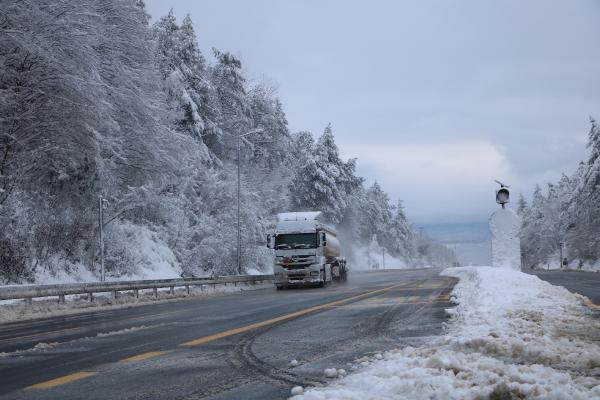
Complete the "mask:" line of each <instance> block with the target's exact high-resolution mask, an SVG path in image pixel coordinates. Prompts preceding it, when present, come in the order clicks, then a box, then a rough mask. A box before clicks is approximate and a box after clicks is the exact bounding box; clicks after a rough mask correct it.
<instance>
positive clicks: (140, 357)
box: [120, 351, 168, 362]
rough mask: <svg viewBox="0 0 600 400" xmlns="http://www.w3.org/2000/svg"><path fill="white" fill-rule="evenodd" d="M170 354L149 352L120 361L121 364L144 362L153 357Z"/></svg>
mask: <svg viewBox="0 0 600 400" xmlns="http://www.w3.org/2000/svg"><path fill="white" fill-rule="evenodd" d="M165 353H168V351H149V352H147V353H142V354H138V355H136V356H131V357H127V358H124V359H122V360H120V361H121V362H130V361H144V360H147V359H149V358H152V357H157V356H160V355H163V354H165Z"/></svg>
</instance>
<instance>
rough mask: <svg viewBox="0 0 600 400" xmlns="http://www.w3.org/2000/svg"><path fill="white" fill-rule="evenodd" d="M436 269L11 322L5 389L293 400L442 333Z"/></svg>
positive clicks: (445, 289)
mask: <svg viewBox="0 0 600 400" xmlns="http://www.w3.org/2000/svg"><path fill="white" fill-rule="evenodd" d="M439 272H440V271H439V270H404V271H400V270H399V271H385V272H374V273H362V274H359V273H354V274H352V275H351V276H350V277H349V281H348V283H347V284H345V285H341V284H340V285H332V286H329V287H327V288H324V289H300V290H285V291H279V292H278V291H276V290H275V288H269V289H264V290H257V291H251V292H242V293H236V294H231V295H228V296H222V297H215V298H199V299H198V298H197V299H186V300H182V301H178V302H170V303H163V304H152V305H148V306H141V307H134V308H128V309H118V310H106V311H99V312H95V313H90V314H79V315H74V316H63V317H56V318H48V319H43V320H35V321H26V322H16V323H8V324H3V325H0V353H2V354H1V355H0V398H7V399H9V398H10V399H51V398H52V399H54V398H60V399H76V398H86V399H96V398H97V399H105V398H110V399H125V398H135V399H154V398H178V399H179V398H185V399H196V398H215V399H216V398H218V399H227V398H230V399H237V398H245V399H247V398H257V399H264V398H286V397H288V396H289V394H290V389H291V388H292V387H294V386H304V387H306V386H312V385H320V384H322V383H325V382H326V381H327V379H328V378H326V377H325V376H324V373H323V371H324V370H325V369H327V368H338V369H340V368H345V367H346V366H347V363H349V362H351V361H353V360H355V359H356V358H358V357H362V356H364V355H365V354H368V353H369V352H375V351H378V350H381V349H385V348H390V347H397V346H403V345H420V344H423V343H427V342H428V341H430V340H431V339H432V338H431V337H432V336H436V335H441V334H442V333H443V330H442V326H443V323H444V321H445V320H446V318H447V317H446V313H445V312H444V309H446V308H449V307H451V306H452V303H450V301H449V293H450V292H451V290H452V288H453V287H454V285H455V283H456V279H455V278H451V277H442V276H439ZM40 343H41V344H40ZM293 360H295V361H293Z"/></svg>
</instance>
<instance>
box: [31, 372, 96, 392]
mask: <svg viewBox="0 0 600 400" xmlns="http://www.w3.org/2000/svg"><path fill="white" fill-rule="evenodd" d="M95 374H96V372H89V371H82V372H75V373H74V374H69V375H65V376H61V377H60V378H56V379H51V380H49V381H46V382H41V383H36V384H35V385H31V386H27V387H26V388H25V389H50V388H53V387H55V386H60V385H64V384H65V383H69V382H73V381H78V380H80V379H83V378H87V377H88V376H92V375H95Z"/></svg>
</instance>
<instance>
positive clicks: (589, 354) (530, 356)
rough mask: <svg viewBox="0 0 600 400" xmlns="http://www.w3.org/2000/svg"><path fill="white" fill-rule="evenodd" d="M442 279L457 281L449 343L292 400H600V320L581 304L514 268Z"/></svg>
mask: <svg viewBox="0 0 600 400" xmlns="http://www.w3.org/2000/svg"><path fill="white" fill-rule="evenodd" d="M442 274H443V275H445V276H453V277H457V278H459V279H460V281H459V283H458V284H457V285H456V287H455V288H454V291H453V293H452V294H453V296H454V300H455V302H457V303H458V306H457V307H455V308H453V309H450V310H448V311H449V312H450V313H451V315H452V318H451V321H450V323H449V324H448V327H447V333H446V335H445V336H444V337H442V338H440V339H438V340H436V341H434V342H433V343H431V344H430V345H429V346H423V347H416V348H415V347H406V348H402V349H397V350H392V351H388V352H386V353H384V354H383V357H380V358H383V359H381V360H379V359H377V358H375V357H371V359H370V360H365V359H364V358H361V359H359V360H356V363H355V365H354V366H353V369H354V370H355V372H354V373H352V374H350V375H348V376H347V377H345V378H342V379H339V380H337V381H334V382H333V383H332V384H331V385H329V386H327V387H323V388H311V389H305V391H304V393H303V394H301V395H299V396H295V397H294V399H295V400H300V399H306V400H312V399H319V400H321V399H391V398H393V399H500V398H502V399H504V398H506V399H511V398H528V399H567V398H568V399H582V400H583V399H600V378H599V376H600V346H599V345H598V344H597V343H598V342H597V340H598V335H599V334H600V321H598V319H596V318H593V317H592V315H591V311H590V310H589V309H587V308H586V307H585V306H583V304H582V303H583V301H584V300H585V298H584V297H583V296H579V295H574V294H572V293H570V292H569V291H567V290H566V289H564V288H562V287H557V286H552V285H550V284H549V283H547V282H544V281H542V280H540V279H539V278H537V277H535V276H532V275H527V274H524V273H522V272H519V271H516V270H511V269H500V268H490V267H463V268H451V269H447V270H445V271H444V272H443V273H442ZM594 340H596V342H594Z"/></svg>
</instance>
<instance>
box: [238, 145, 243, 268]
mask: <svg viewBox="0 0 600 400" xmlns="http://www.w3.org/2000/svg"><path fill="white" fill-rule="evenodd" d="M241 145H242V135H238V140H237V274H238V275H241V274H242V230H241V229H242V228H241V222H240V186H241V183H240V151H241Z"/></svg>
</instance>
